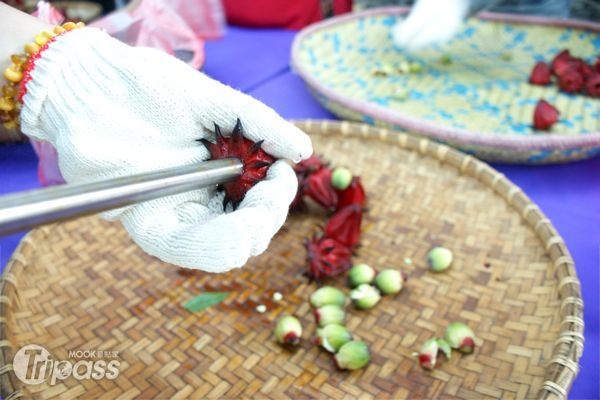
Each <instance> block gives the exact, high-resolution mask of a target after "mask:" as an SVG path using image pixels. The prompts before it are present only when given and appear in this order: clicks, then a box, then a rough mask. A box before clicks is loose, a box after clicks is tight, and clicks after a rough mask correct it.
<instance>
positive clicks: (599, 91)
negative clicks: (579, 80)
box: [585, 70, 600, 97]
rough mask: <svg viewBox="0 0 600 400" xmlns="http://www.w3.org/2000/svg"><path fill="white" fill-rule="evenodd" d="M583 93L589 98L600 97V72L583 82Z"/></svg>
mask: <svg viewBox="0 0 600 400" xmlns="http://www.w3.org/2000/svg"><path fill="white" fill-rule="evenodd" d="M585 92H586V93H587V95H588V96H591V97H600V70H599V71H598V72H594V73H593V74H592V75H590V77H589V78H588V79H587V81H586V82H585Z"/></svg>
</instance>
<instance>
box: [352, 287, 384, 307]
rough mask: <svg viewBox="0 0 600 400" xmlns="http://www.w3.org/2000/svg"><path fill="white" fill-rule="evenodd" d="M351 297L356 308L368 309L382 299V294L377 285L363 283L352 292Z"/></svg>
mask: <svg viewBox="0 0 600 400" xmlns="http://www.w3.org/2000/svg"><path fill="white" fill-rule="evenodd" d="M350 299H351V300H352V302H353V303H354V306H355V307H356V308H361V309H368V308H373V307H375V304H377V303H378V302H379V300H380V299H381V294H379V290H377V288H376V287H375V286H371V285H368V284H366V283H363V284H362V285H359V286H358V287H357V288H356V289H354V290H352V291H351V292H350Z"/></svg>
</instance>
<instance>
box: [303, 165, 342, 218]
mask: <svg viewBox="0 0 600 400" xmlns="http://www.w3.org/2000/svg"><path fill="white" fill-rule="evenodd" d="M302 190H303V192H304V194H305V195H306V196H308V197H310V198H311V199H313V200H314V201H315V202H317V203H318V204H320V205H322V206H323V207H325V208H326V209H328V210H334V209H335V207H336V205H337V202H338V195H337V193H336V192H335V190H334V189H333V187H332V186H331V169H329V168H327V167H323V168H321V169H320V170H318V171H316V172H314V173H312V174H310V175H309V176H308V177H307V178H306V181H305V182H304V186H303V189H302Z"/></svg>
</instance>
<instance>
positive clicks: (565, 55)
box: [550, 49, 576, 76]
mask: <svg viewBox="0 0 600 400" xmlns="http://www.w3.org/2000/svg"><path fill="white" fill-rule="evenodd" d="M575 59H576V58H575V57H573V56H572V55H571V52H570V51H569V50H567V49H565V50H563V51H561V52H560V53H558V54H557V55H556V56H555V57H554V59H553V60H552V63H551V64H550V67H551V68H552V72H554V74H555V75H557V76H560V75H562V73H563V72H564V71H566V70H567V69H568V68H569V67H570V64H571V63H572V62H573V61H574V60H575Z"/></svg>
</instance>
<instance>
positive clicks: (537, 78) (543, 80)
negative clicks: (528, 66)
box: [529, 61, 552, 85]
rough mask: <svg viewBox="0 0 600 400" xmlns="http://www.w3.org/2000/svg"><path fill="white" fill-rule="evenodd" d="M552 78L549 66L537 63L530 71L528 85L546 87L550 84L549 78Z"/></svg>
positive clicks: (541, 62)
mask: <svg viewBox="0 0 600 400" xmlns="http://www.w3.org/2000/svg"><path fill="white" fill-rule="evenodd" d="M551 77H552V71H551V70H550V66H549V65H548V64H546V63H545V62H543V61H539V62H538V63H536V64H535V66H534V67H533V70H531V75H530V76H529V83H531V84H533V85H547V84H549V83H550V78H551Z"/></svg>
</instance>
